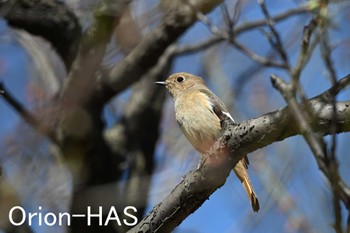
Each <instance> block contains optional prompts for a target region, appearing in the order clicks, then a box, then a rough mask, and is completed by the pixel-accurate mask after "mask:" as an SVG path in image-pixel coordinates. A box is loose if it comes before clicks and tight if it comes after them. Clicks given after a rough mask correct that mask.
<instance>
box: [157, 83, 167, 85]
mask: <svg viewBox="0 0 350 233" xmlns="http://www.w3.org/2000/svg"><path fill="white" fill-rule="evenodd" d="M155 84H158V85H166V82H155Z"/></svg>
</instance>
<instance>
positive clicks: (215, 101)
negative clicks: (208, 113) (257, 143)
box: [199, 89, 235, 122]
mask: <svg viewBox="0 0 350 233" xmlns="http://www.w3.org/2000/svg"><path fill="white" fill-rule="evenodd" d="M199 91H200V92H201V93H203V94H205V95H206V96H207V97H208V99H209V100H210V103H211V104H212V109H213V112H214V113H215V114H216V116H217V117H218V118H219V119H220V120H223V116H224V115H226V116H227V117H229V118H230V119H231V120H232V121H233V122H235V121H234V120H233V117H232V116H231V114H230V113H229V112H228V111H227V109H226V106H225V104H224V103H223V102H221V100H220V99H219V97H217V96H216V95H215V94H214V93H212V92H211V91H210V90H208V89H200V90H199Z"/></svg>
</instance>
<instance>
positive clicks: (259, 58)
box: [231, 40, 287, 69]
mask: <svg viewBox="0 0 350 233" xmlns="http://www.w3.org/2000/svg"><path fill="white" fill-rule="evenodd" d="M231 44H232V45H233V46H234V47H235V48H237V49H238V50H240V51H241V52H242V53H244V54H245V55H246V56H248V57H249V58H251V59H252V60H253V61H255V62H257V63H259V64H262V65H264V66H270V67H275V68H280V69H287V67H286V64H284V63H278V62H276V61H273V60H271V59H268V58H266V57H263V56H260V55H258V54H256V53H255V52H253V51H252V50H250V49H248V48H247V47H245V46H244V45H242V44H241V43H239V42H238V41H237V40H234V41H232V42H231Z"/></svg>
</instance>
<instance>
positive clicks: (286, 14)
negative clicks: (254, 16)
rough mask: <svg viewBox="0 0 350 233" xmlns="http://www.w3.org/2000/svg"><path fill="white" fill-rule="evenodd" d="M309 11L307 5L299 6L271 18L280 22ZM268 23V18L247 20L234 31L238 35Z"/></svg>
mask: <svg viewBox="0 0 350 233" xmlns="http://www.w3.org/2000/svg"><path fill="white" fill-rule="evenodd" d="M307 12H309V10H308V8H307V7H306V6H302V7H299V8H295V9H290V10H288V11H285V12H283V13H281V14H278V15H276V16H272V17H271V20H273V22H275V23H277V22H280V21H282V20H285V19H288V18H289V17H291V16H294V15H299V14H304V13H307ZM266 25H267V21H266V19H261V20H256V21H251V22H246V23H242V24H240V25H238V26H237V27H236V28H235V30H234V33H235V34H236V35H237V34H240V33H243V32H247V31H250V30H251V29H254V28H259V27H262V26H266Z"/></svg>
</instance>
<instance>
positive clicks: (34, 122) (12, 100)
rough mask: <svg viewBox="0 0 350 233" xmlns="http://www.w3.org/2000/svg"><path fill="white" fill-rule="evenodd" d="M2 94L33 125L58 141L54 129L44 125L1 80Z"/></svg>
mask: <svg viewBox="0 0 350 233" xmlns="http://www.w3.org/2000/svg"><path fill="white" fill-rule="evenodd" d="M0 95H1V96H2V97H3V98H4V100H5V101H6V102H7V103H8V104H9V105H10V106H11V107H13V108H14V109H15V110H16V112H17V113H18V114H19V115H20V116H21V117H22V119H23V120H24V121H26V122H27V123H28V124H29V125H30V126H31V127H33V128H34V129H35V130H37V131H38V132H39V133H41V134H43V135H44V136H46V137H48V138H49V139H50V140H51V141H53V142H55V143H57V138H56V135H55V133H54V131H52V129H50V128H48V127H47V126H45V125H43V124H42V123H41V122H40V121H39V120H38V119H37V118H36V117H35V116H34V115H33V114H32V113H30V112H29V111H28V110H27V109H26V108H25V107H24V106H23V105H22V104H21V103H19V102H18V101H17V100H16V99H15V97H13V96H12V95H11V94H10V93H9V91H8V90H6V88H5V86H4V84H3V83H2V82H0Z"/></svg>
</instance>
